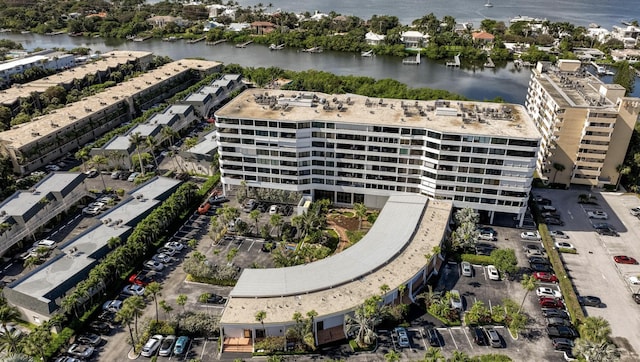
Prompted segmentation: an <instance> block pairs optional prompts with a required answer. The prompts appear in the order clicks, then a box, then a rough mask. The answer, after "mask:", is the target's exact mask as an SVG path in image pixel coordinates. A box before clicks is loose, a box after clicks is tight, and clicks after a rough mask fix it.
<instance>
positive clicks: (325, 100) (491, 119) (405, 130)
mask: <svg viewBox="0 0 640 362" xmlns="http://www.w3.org/2000/svg"><path fill="white" fill-rule="evenodd" d="M216 123H217V126H218V128H217V131H218V142H219V155H220V160H219V161H220V170H221V174H222V183H223V185H224V186H225V189H228V188H229V187H231V186H238V185H240V184H242V183H243V182H244V183H246V184H247V185H248V186H251V187H263V188H272V189H281V190H289V191H298V192H302V193H304V194H307V195H310V196H312V197H313V199H329V200H330V201H331V202H332V203H334V204H338V205H351V204H353V203H359V202H363V203H365V204H366V205H367V206H369V207H374V208H380V207H382V205H384V202H385V201H386V199H387V197H389V195H391V194H394V193H396V192H404V193H411V194H424V195H428V196H430V197H433V198H436V199H443V200H451V201H453V205H454V207H458V208H463V207H470V208H473V209H476V210H479V211H480V212H484V213H487V214H488V216H489V218H490V219H491V220H492V219H493V217H494V214H495V213H496V212H501V213H508V214H514V215H515V216H516V217H518V218H520V217H521V216H523V215H524V213H525V211H526V209H527V200H528V195H529V191H530V190H531V182H532V180H533V172H534V170H535V165H536V157H537V152H538V147H539V142H540V134H539V132H538V131H537V130H536V129H535V126H534V124H533V122H532V121H531V118H530V117H529V115H528V114H527V112H526V110H525V109H524V107H522V106H520V105H514V104H496V103H489V102H469V101H464V102H458V101H444V100H439V101H414V100H400V99H372V98H368V97H363V96H358V95H353V94H340V95H329V94H323V93H311V92H308V93H299V92H293V91H283V90H278V91H276V92H273V91H271V92H269V91H267V90H265V89H249V90H246V91H244V92H243V93H242V94H240V95H239V96H237V97H236V98H234V99H233V100H232V101H230V102H229V103H227V104H226V105H225V106H224V107H222V108H221V109H220V110H218V111H217V112H216Z"/></svg>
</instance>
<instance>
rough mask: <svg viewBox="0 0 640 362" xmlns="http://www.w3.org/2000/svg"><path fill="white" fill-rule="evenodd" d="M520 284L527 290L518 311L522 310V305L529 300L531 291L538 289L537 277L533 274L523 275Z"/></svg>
mask: <svg viewBox="0 0 640 362" xmlns="http://www.w3.org/2000/svg"><path fill="white" fill-rule="evenodd" d="M520 285H522V287H523V288H524V290H525V293H524V297H523V298H522V302H521V303H520V308H518V313H520V312H521V311H522V306H523V305H524V301H525V300H527V296H528V295H529V292H531V291H532V290H534V289H536V278H534V277H533V276H532V275H531V274H524V275H522V280H521V281H520Z"/></svg>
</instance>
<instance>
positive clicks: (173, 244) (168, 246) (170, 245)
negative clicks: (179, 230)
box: [164, 241, 184, 251]
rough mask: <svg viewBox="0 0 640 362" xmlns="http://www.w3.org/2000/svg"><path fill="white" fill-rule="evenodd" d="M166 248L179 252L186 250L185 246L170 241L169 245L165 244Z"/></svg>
mask: <svg viewBox="0 0 640 362" xmlns="http://www.w3.org/2000/svg"><path fill="white" fill-rule="evenodd" d="M164 246H165V247H166V248H172V249H174V250H177V251H181V250H182V249H184V245H183V244H182V243H179V242H177V241H169V242H168V243H165V244H164Z"/></svg>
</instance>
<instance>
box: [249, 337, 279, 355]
mask: <svg viewBox="0 0 640 362" xmlns="http://www.w3.org/2000/svg"><path fill="white" fill-rule="evenodd" d="M284 343H285V337H284V336H268V337H265V338H264V339H263V340H261V341H257V342H256V344H255V348H254V350H255V351H262V352H263V353H264V352H266V353H273V352H277V351H283V350H284Z"/></svg>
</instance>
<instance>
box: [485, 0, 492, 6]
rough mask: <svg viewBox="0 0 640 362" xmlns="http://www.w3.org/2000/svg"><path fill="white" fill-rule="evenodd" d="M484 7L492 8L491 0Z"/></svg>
mask: <svg viewBox="0 0 640 362" xmlns="http://www.w3.org/2000/svg"><path fill="white" fill-rule="evenodd" d="M484 6H485V7H487V8H492V7H493V4H492V3H491V1H490V0H487V2H486V3H485V4H484Z"/></svg>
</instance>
